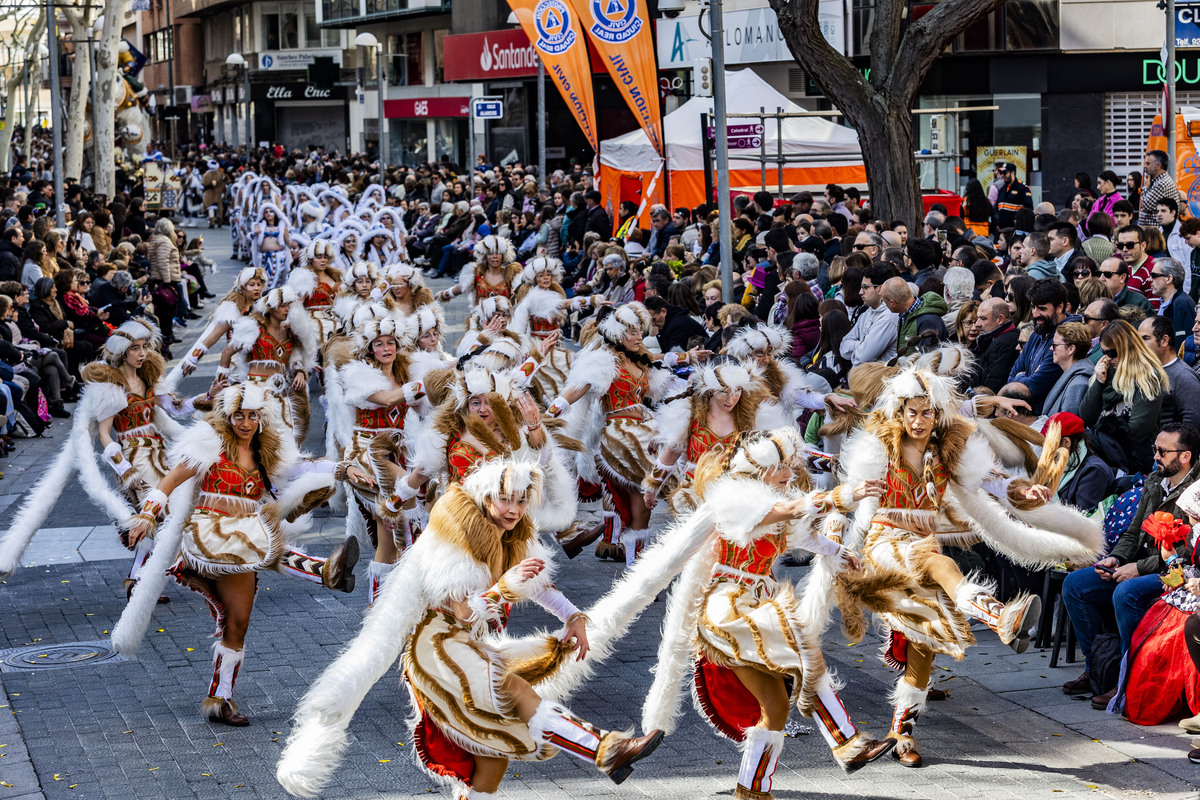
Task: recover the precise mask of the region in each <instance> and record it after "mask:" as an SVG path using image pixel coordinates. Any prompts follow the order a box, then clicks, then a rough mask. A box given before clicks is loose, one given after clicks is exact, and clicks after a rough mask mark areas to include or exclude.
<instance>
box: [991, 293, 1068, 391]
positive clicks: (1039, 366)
mask: <svg viewBox="0 0 1200 800" xmlns="http://www.w3.org/2000/svg"><path fill="white" fill-rule="evenodd" d="M1029 308H1030V312H1029V313H1030V318H1031V319H1032V321H1033V333H1032V334H1031V335H1030V337H1029V343H1028V344H1027V345H1026V346H1025V347H1024V348H1022V350H1021V355H1020V356H1018V357H1017V360H1016V361H1015V362H1014V363H1013V368H1012V370H1011V371H1010V372H1009V374H1008V380H1009V382H1013V381H1015V382H1017V383H1023V384H1025V385H1026V386H1028V387H1029V391H1030V394H1031V395H1032V399H1031V400H1030V403H1031V404H1032V405H1033V410H1034V411H1036V412H1038V413H1041V410H1042V405H1043V403H1044V402H1045V399H1046V395H1047V394H1048V393H1049V392H1050V387H1052V386H1053V385H1054V383H1055V381H1057V380H1058V378H1059V376H1060V375H1062V370H1061V369H1059V367H1058V365H1057V364H1055V363H1054V358H1053V354H1052V353H1051V351H1050V344H1051V343H1052V341H1053V339H1054V331H1055V330H1057V329H1058V326H1059V325H1061V324H1062V323H1064V322H1067V321H1071V322H1078V321H1079V319H1080V318H1079V317H1077V316H1074V315H1068V314H1067V290H1066V287H1064V286H1063V284H1062V282H1061V281H1059V280H1058V278H1043V279H1042V280H1039V281H1037V282H1036V283H1034V284H1033V286H1032V288H1030V289H1029Z"/></svg>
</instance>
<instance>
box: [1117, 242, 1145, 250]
mask: <svg viewBox="0 0 1200 800" xmlns="http://www.w3.org/2000/svg"><path fill="white" fill-rule="evenodd" d="M1139 244H1141V242H1117V243H1116V244H1115V245H1113V246H1114V247H1116V248H1117V249H1118V250H1132V249H1133V248H1135V247H1137V246H1138V245H1139Z"/></svg>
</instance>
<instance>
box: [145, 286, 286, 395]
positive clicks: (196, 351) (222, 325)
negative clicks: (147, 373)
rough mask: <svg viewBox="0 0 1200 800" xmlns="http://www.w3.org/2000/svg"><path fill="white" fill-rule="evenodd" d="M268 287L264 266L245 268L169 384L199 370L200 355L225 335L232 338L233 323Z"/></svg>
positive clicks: (246, 312)
mask: <svg viewBox="0 0 1200 800" xmlns="http://www.w3.org/2000/svg"><path fill="white" fill-rule="evenodd" d="M266 287H267V273H265V272H263V271H262V269H260V268H258V267H246V268H244V269H242V270H241V271H240V272H239V273H238V276H237V277H236V278H235V279H234V281H233V288H231V289H230V290H229V293H228V294H226V295H225V297H224V298H223V299H222V300H221V304H220V305H218V306H217V310H216V311H215V312H213V317H212V321H211V322H209V323H208V327H207V328H205V329H204V333H202V334H201V335H200V338H199V339H197V340H196V343H195V344H194V345H192V349H191V352H189V353H188V354H187V355H186V356H184V358H183V360H182V361H180V362H179V364H178V365H176V367H175V369H173V370H171V374H170V375H169V376H168V378H167V385H168V386H174V385H176V384H178V382H179V379H180V378H181V377H183V376H186V375H191V374H192V373H193V372H195V371H196V367H198V366H200V359H201V358H203V357H204V356H205V354H206V353H208V351H209V349H210V348H211V347H212V346H213V345H214V344H216V343H217V341H218V340H219V339H220V338H221V337H222V336H224V337H226V338H228V337H229V336H230V335H231V333H232V331H233V323H235V322H237V321H238V320H239V319H241V318H242V317H244V316H246V314H249V313H250V310H251V309H252V308H254V304H255V303H257V302H258V299H259V298H260V297H262V293H263V290H264V289H266Z"/></svg>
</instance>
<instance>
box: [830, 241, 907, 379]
mask: <svg viewBox="0 0 1200 800" xmlns="http://www.w3.org/2000/svg"><path fill="white" fill-rule="evenodd" d="M895 274H896V273H895V271H894V270H893V269H892V268H891V267H889V266H886V265H884V264H872V265H871V266H870V267H868V268H867V269H866V271H864V272H863V278H862V287H861V289H860V292H861V294H862V302H863V305H862V308H863V310H862V312H861V313H859V315H858V318H857V319H856V320H855V321H854V327H853V328H851V329H850V332H849V333H847V334H846V337H845V338H844V339H842V346H841V355H842V358H845V359H847V360H849V361H850V363H851V365H853V366H858V365H859V364H866V363H868V362H871V361H890V360H892V358H894V357H895V355H896V326H897V324H898V320H899V318H900V317H899V315H898V314H896V312H894V311H892V310H891V309H890V308H889V307H888V306H887V304H885V303H884V302H883V291H882V290H883V284H884V283H885V282H887V280H888V279H889V278H893V277H895Z"/></svg>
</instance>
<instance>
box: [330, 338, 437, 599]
mask: <svg viewBox="0 0 1200 800" xmlns="http://www.w3.org/2000/svg"><path fill="white" fill-rule="evenodd" d="M412 347H413V336H412V326H411V325H408V324H405V323H404V322H403V321H400V320H398V319H397V318H396V317H395V316H392V315H387V316H384V317H382V318H371V319H368V320H366V321H365V322H364V323H363V324H362V326H361V327H360V329H359V330H358V332H357V333H356V335H355V338H354V352H353V356H354V359H353V360H352V361H350V362H349V363H347V364H345V365H344V366H342V367H340V368H339V369H338V379H339V386H340V395H339V397H340V400H341V401H342V402H341V404H340V405H342V407H344V408H346V409H349V410H351V411H352V413H353V415H354V421H353V423H352V427H351V425H346V426H344V427H351V430H352V434H351V437H350V443H349V445H348V446H347V447H346V451H345V453H344V454H343V456H342V461H341V463H340V464H339V465H338V470H337V476H338V479H339V480H345V481H347V482H348V484H349V488H350V490H351V492H352V493H353V495H354V498H355V502H356V508H355V509H352V510H351V512H350V513H351V514H354V513H356V512H357V513H359V514H361V515H362V517H363V519H364V521H366V523H367V533H368V535H369V536H370V539H371V544H372V545H373V546H374V547H375V557H374V559H373V560H372V561H371V564H370V566H369V567H368V569H367V575H368V579H369V581H370V590H369V592H368V597H367V603H368V604H373V603H374V602H375V597H376V596H377V594H378V592H379V585H380V583H381V582H382V581H383V579H384V577H386V576H387V575H388V573H390V572H391V571H392V569H393V568H394V567H395V565H396V558H397V557H398V556H399V554H400V553H402V552H403V551H404V550H405V548H407V547H408V546H410V545H411V544H412V542H413V534H412V528H411V526H410V525H409V521H408V519H407V515H406V510H411V509H412V508H413V505H414V503H415V498H416V497H417V493H418V491H419V490H420V488H421V485H422V484H423V483H424V482H425V476H424V475H422V474H421V473H420V472H419V471H416V470H413V471H410V470H409V469H408V465H407V460H406V457H405V453H404V449H405V439H406V434H405V425H406V423H407V421H408V417H409V411H410V409H411V408H412V407H414V406H415V405H416V404H417V403H418V402H420V401H421V400H422V399H423V398H424V396H425V392H424V389H423V388H422V386H421V383H420V381H413V380H411V378H410V377H409V373H408V367H409V352H410V351H411V350H412ZM330 413H331V414H336V413H340V409H331V410H330Z"/></svg>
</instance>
